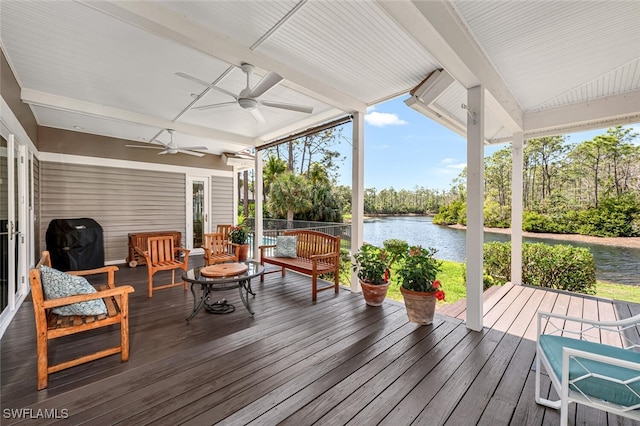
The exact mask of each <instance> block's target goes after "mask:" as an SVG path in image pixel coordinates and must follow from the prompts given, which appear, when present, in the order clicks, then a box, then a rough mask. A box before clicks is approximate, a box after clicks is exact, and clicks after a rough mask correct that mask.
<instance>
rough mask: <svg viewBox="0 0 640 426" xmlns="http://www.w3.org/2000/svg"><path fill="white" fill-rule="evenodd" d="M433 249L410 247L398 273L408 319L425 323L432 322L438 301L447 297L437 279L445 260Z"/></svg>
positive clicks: (402, 259)
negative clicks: (441, 259) (439, 258)
mask: <svg viewBox="0 0 640 426" xmlns="http://www.w3.org/2000/svg"><path fill="white" fill-rule="evenodd" d="M436 251H437V250H436V249H434V248H424V247H422V246H411V247H409V248H408V250H407V252H406V253H405V255H404V256H403V257H402V258H401V259H400V262H399V263H400V266H399V267H398V269H397V271H396V274H397V276H398V282H399V283H400V293H402V297H403V299H404V304H405V307H406V309H407V316H408V317H409V321H411V322H415V323H418V324H422V325H429V324H431V323H432V322H433V316H434V314H435V310H436V301H437V300H444V297H445V294H444V291H443V290H442V284H441V283H440V281H439V280H438V279H437V278H436V277H437V275H438V272H440V271H441V270H442V269H441V267H442V262H440V261H439V260H436V259H435V258H434V257H433V255H434V254H435V253H436Z"/></svg>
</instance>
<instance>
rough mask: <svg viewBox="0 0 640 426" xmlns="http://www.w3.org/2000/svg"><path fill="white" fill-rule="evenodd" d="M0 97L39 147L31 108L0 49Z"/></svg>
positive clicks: (36, 126) (36, 127)
mask: <svg viewBox="0 0 640 426" xmlns="http://www.w3.org/2000/svg"><path fill="white" fill-rule="evenodd" d="M0 96H2V98H3V99H4V101H5V102H6V103H7V105H8V106H9V108H11V111H12V112H13V114H14V115H15V116H16V118H17V119H18V122H20V124H21V125H22V128H23V129H24V130H25V132H26V133H27V135H28V136H29V138H31V141H32V142H33V143H34V144H35V145H36V147H37V146H38V145H37V140H38V124H37V123H36V118H35V117H34V115H33V113H32V112H31V108H29V106H28V105H27V104H25V103H23V102H22V100H21V99H20V85H18V82H17V80H16V78H15V76H14V74H13V71H12V70H11V67H9V63H8V62H7V58H6V57H5V56H4V52H3V51H2V50H1V49H0Z"/></svg>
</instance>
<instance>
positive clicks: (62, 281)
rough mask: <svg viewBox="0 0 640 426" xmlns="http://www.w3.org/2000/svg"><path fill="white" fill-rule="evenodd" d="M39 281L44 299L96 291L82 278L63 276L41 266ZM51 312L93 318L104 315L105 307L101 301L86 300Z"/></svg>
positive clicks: (53, 309)
mask: <svg viewBox="0 0 640 426" xmlns="http://www.w3.org/2000/svg"><path fill="white" fill-rule="evenodd" d="M40 280H41V281H42V290H43V291H44V297H45V298H46V299H59V298H61V297H67V296H75V295H77V294H91V293H97V290H96V289H95V288H94V287H93V286H92V285H91V284H89V281H87V280H86V279H85V278H84V277H76V276H74V275H69V274H65V273H64V272H60V271H58V270H57V269H53V268H49V267H48V266H44V265H42V266H41V267H40ZM51 311H52V312H53V313H54V314H57V315H63V316H72V315H80V316H93V315H106V314H107V306H106V305H105V304H104V301H103V300H102V299H94V300H87V301H85V302H78V303H72V304H71V305H64V306H58V307H55V308H52V309H51Z"/></svg>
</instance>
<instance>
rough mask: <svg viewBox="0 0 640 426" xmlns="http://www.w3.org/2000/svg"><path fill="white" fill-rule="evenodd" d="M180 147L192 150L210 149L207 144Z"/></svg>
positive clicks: (180, 147)
mask: <svg viewBox="0 0 640 426" xmlns="http://www.w3.org/2000/svg"><path fill="white" fill-rule="evenodd" d="M178 149H185V150H191V149H194V150H196V151H208V150H209V148H207V147H206V146H179V147H178Z"/></svg>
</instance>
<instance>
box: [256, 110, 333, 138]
mask: <svg viewBox="0 0 640 426" xmlns="http://www.w3.org/2000/svg"><path fill="white" fill-rule="evenodd" d="M343 115H345V114H344V112H343V111H338V110H336V109H333V108H332V109H330V110H327V111H325V112H322V113H319V114H314V115H313V116H312V117H308V118H305V119H302V120H300V121H297V122H295V123H292V124H289V125H288V126H285V127H280V128H278V130H277V131H275V132H271V133H267V134H265V135H261V136H260V139H261V140H262V141H263V142H262V143H258V146H260V145H262V144H264V143H269V142H272V141H275V140H278V139H281V138H284V137H287V136H289V135H293V134H295V133H299V132H301V131H303V130H306V129H308V128H309V127H314V126H316V125H318V124H319V123H324V122H327V121H331V120H333V119H336V118H338V117H340V116H343Z"/></svg>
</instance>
